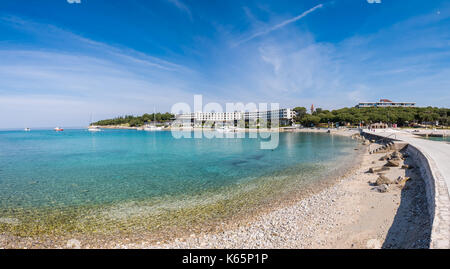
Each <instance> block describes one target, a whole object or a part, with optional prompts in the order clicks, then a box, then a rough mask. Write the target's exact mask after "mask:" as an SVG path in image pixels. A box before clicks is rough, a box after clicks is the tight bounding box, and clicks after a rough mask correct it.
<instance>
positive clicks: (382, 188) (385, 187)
mask: <svg viewBox="0 0 450 269" xmlns="http://www.w3.org/2000/svg"><path fill="white" fill-rule="evenodd" d="M374 189H375V190H377V191H379V192H388V191H389V186H388V185H386V184H382V185H380V186H377V187H375V188H374Z"/></svg>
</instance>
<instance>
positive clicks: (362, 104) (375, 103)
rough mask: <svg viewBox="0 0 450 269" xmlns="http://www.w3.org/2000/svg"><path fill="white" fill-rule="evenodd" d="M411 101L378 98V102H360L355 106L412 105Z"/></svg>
mask: <svg viewBox="0 0 450 269" xmlns="http://www.w3.org/2000/svg"><path fill="white" fill-rule="evenodd" d="M415 105H416V103H412V102H392V101H391V100H388V99H380V101H379V102H361V103H359V104H358V105H357V106H356V107H359V108H362V107H414V106H415Z"/></svg>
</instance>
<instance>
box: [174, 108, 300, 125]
mask: <svg viewBox="0 0 450 269" xmlns="http://www.w3.org/2000/svg"><path fill="white" fill-rule="evenodd" d="M295 116H296V113H295V111H293V110H292V109H289V108H282V109H277V110H269V111H254V112H248V111H245V112H244V111H234V112H192V113H185V114H178V115H176V119H177V120H181V121H185V122H186V121H189V122H192V123H193V124H194V122H197V123H201V122H204V121H208V122H222V123H225V124H233V125H235V124H236V122H237V121H241V120H245V121H253V120H254V121H256V120H258V119H259V120H272V119H278V120H279V122H280V124H281V125H286V124H289V123H291V122H292V120H293V119H294V117H295Z"/></svg>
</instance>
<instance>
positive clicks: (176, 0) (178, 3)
mask: <svg viewBox="0 0 450 269" xmlns="http://www.w3.org/2000/svg"><path fill="white" fill-rule="evenodd" d="M167 1H168V2H169V3H171V4H173V5H175V6H176V7H177V8H178V9H180V10H181V11H183V12H185V13H186V14H187V15H188V16H189V18H190V19H191V20H192V12H191V9H190V8H189V7H188V6H187V5H186V4H185V3H183V2H182V1H181V0H167Z"/></svg>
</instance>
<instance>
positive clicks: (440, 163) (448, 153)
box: [363, 129, 450, 248]
mask: <svg viewBox="0 0 450 269" xmlns="http://www.w3.org/2000/svg"><path fill="white" fill-rule="evenodd" d="M363 133H365V134H370V135H376V136H379V137H385V138H389V139H393V140H397V141H403V142H406V143H408V144H409V145H410V146H412V147H410V149H409V152H411V153H413V155H414V156H416V158H417V160H418V161H419V162H421V166H422V167H421V169H422V174H423V176H424V177H425V180H427V181H428V183H427V190H426V192H427V196H428V203H429V205H431V207H429V211H430V213H431V214H430V215H432V216H433V219H432V221H433V229H432V230H433V231H432V238H431V241H432V244H431V247H432V248H450V199H449V197H450V195H449V194H450V143H449V142H446V141H433V140H428V139H423V138H420V137H418V136H415V135H414V134H413V133H412V132H408V131H404V130H394V129H377V130H363Z"/></svg>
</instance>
